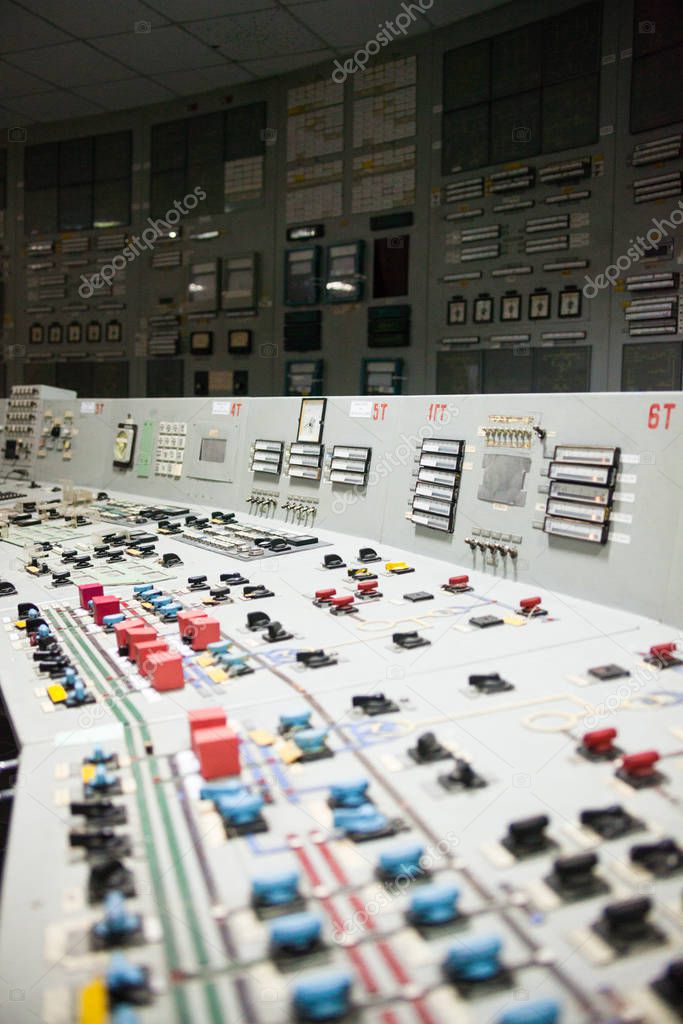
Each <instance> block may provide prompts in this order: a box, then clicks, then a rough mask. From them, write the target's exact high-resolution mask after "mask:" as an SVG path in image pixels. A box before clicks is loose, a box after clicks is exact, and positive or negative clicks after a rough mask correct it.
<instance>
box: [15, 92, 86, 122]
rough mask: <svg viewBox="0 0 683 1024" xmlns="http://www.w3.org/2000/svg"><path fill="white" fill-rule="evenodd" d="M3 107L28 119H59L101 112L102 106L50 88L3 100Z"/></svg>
mask: <svg viewBox="0 0 683 1024" xmlns="http://www.w3.org/2000/svg"><path fill="white" fill-rule="evenodd" d="M5 107H7V109H8V110H11V111H13V112H14V113H16V114H20V115H22V116H23V117H25V118H28V119H29V120H30V121H61V120H66V119H67V118H69V117H87V116H88V114H101V113H102V107H100V106H98V105H96V104H95V103H91V102H90V100H87V99H85V97H82V96H74V95H73V93H70V92H63V91H62V90H61V89H52V90H51V91H50V92H43V93H40V94H38V95H37V96H20V97H17V98H16V99H11V100H5Z"/></svg>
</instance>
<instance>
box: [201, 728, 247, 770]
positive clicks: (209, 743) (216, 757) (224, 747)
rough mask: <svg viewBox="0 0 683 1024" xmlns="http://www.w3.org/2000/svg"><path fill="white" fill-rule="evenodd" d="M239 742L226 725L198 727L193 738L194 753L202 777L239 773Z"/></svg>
mask: <svg viewBox="0 0 683 1024" xmlns="http://www.w3.org/2000/svg"><path fill="white" fill-rule="evenodd" d="M239 747H240V742H239V739H238V737H237V736H236V735H235V733H234V732H233V731H232V729H229V728H228V726H227V725H220V726H216V727H215V728H213V729H200V730H199V731H198V732H197V735H196V739H195V753H196V755H197V758H198V759H199V770H200V772H201V773H202V778H204V779H218V778H220V777H221V776H223V775H239V773H240V750H239Z"/></svg>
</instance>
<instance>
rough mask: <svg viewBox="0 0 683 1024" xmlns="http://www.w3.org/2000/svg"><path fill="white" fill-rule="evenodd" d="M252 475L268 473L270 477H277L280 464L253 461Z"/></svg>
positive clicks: (258, 460)
mask: <svg viewBox="0 0 683 1024" xmlns="http://www.w3.org/2000/svg"><path fill="white" fill-rule="evenodd" d="M251 471H252V473H270V474H271V476H277V475H278V473H279V472H280V463H279V461H278V462H262V461H261V460H260V459H256V458H255V459H254V461H253V462H252V464H251Z"/></svg>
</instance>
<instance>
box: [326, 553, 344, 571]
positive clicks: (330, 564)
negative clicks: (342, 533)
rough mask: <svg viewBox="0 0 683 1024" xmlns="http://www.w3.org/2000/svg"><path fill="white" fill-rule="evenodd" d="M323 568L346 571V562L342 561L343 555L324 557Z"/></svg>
mask: <svg viewBox="0 0 683 1024" xmlns="http://www.w3.org/2000/svg"><path fill="white" fill-rule="evenodd" d="M323 568H324V569H344V568H346V562H344V561H342V558H341V555H335V554H332V555H324V556H323Z"/></svg>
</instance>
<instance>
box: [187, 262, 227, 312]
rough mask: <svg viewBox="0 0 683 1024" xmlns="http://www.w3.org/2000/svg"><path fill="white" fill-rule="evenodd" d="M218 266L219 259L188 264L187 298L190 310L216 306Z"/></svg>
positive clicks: (208, 308)
mask: <svg viewBox="0 0 683 1024" xmlns="http://www.w3.org/2000/svg"><path fill="white" fill-rule="evenodd" d="M219 266H220V260H208V261H207V262H206V263H193V264H192V265H191V266H190V279H189V281H188V285H187V298H188V302H189V306H190V309H191V310H192V311H194V310H200V309H201V310H215V309H217V308H218V273H219Z"/></svg>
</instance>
